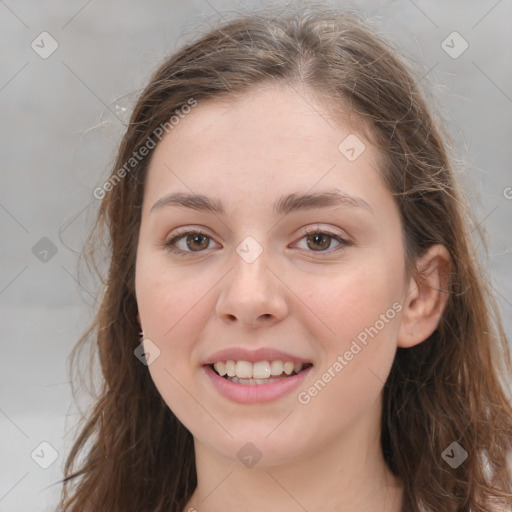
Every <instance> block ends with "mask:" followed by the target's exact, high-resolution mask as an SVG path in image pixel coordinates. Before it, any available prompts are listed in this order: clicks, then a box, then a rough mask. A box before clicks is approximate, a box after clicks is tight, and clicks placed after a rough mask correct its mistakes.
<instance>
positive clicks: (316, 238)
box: [307, 233, 333, 250]
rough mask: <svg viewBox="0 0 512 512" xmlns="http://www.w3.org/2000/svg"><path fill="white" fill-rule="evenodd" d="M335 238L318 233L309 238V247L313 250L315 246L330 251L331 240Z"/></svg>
mask: <svg viewBox="0 0 512 512" xmlns="http://www.w3.org/2000/svg"><path fill="white" fill-rule="evenodd" d="M332 238H333V237H332V236H330V235H327V234H325V233H316V234H314V235H309V236H308V237H307V240H308V247H311V248H313V247H314V246H316V247H319V248H320V250H324V249H328V248H329V246H330V245H331V239H332Z"/></svg>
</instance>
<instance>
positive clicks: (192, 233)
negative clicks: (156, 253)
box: [164, 229, 212, 256]
mask: <svg viewBox="0 0 512 512" xmlns="http://www.w3.org/2000/svg"><path fill="white" fill-rule="evenodd" d="M181 239H184V242H185V244H184V246H183V244H182V247H178V248H176V247H175V245H176V244H177V243H178V242H179V241H181ZM211 240H212V239H211V237H209V236H208V235H205V234H204V233H203V232H202V231H199V230H198V229H187V230H183V231H178V232H177V233H176V234H175V236H173V237H172V238H171V239H169V240H168V241H167V242H165V244H164V246H165V247H166V249H167V250H168V251H169V252H171V253H173V254H178V255H180V256H182V255H184V254H186V253H193V252H202V251H203V249H208V246H209V245H210V241H211ZM188 249H190V250H188ZM196 249H197V250H196Z"/></svg>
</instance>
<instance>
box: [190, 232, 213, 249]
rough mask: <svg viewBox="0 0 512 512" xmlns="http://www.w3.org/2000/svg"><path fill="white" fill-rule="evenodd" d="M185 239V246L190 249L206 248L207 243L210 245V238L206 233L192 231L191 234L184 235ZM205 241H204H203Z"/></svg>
mask: <svg viewBox="0 0 512 512" xmlns="http://www.w3.org/2000/svg"><path fill="white" fill-rule="evenodd" d="M185 240H186V241H187V247H188V248H189V249H191V250H195V249H198V250H202V249H207V248H208V245H210V241H209V240H210V239H209V237H207V236H206V235H200V234H197V233H194V234H192V235H186V236H185ZM205 241H206V243H205Z"/></svg>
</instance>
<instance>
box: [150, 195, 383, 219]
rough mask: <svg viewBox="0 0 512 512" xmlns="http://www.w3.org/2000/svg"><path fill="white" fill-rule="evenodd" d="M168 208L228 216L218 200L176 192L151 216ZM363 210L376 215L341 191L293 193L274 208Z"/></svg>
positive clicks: (284, 210) (284, 212)
mask: <svg viewBox="0 0 512 512" xmlns="http://www.w3.org/2000/svg"><path fill="white" fill-rule="evenodd" d="M166 206H181V207H184V208H190V209H192V210H197V211H201V212H211V213H216V214H218V215H224V216H225V215H226V211H225V209H224V206H223V204H222V201H220V200H219V199H217V198H210V197H208V196H205V195H202V194H185V193H183V192H174V193H171V194H168V195H165V196H163V197H162V198H160V199H159V200H158V201H156V203H155V204H154V205H153V206H152V207H151V210H150V212H149V213H150V214H151V213H152V212H154V211H156V210H160V209H161V208H164V207H166ZM339 206H343V207H351V208H361V209H364V210H366V211H368V212H369V213H371V214H372V215H375V213H374V211H373V209H372V207H371V206H370V205H369V204H368V203H367V202H366V201H365V200H364V199H362V198H360V197H353V196H350V195H348V194H346V193H345V192H343V191H341V190H334V191H326V192H318V193H315V194H301V193H293V194H288V195H286V196H282V197H280V198H279V199H278V200H277V201H276V202H275V203H274V206H273V211H274V214H275V215H287V214H288V213H291V212H295V211H302V210H312V209H315V208H328V207H339Z"/></svg>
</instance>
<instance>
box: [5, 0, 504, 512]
mask: <svg viewBox="0 0 512 512" xmlns="http://www.w3.org/2000/svg"><path fill="white" fill-rule="evenodd" d="M261 4H263V2H261V3H260V5H261ZM330 4H331V5H332V6H335V5H339V6H343V7H352V8H354V9H356V10H359V11H361V12H363V13H364V14H365V15H366V16H367V17H368V18H369V19H370V21H371V23H373V24H374V26H375V27H376V28H378V30H379V31H380V32H381V33H382V34H383V35H384V36H386V37H388V38H390V39H391V40H392V41H395V42H396V43H397V44H399V45H400V46H401V48H402V49H403V51H404V52H406V53H407V54H408V55H409V56H410V58H411V59H413V60H414V61H415V62H416V63H417V64H416V65H417V67H418V69H420V70H422V71H421V74H420V75H418V76H421V75H424V78H423V80H422V85H425V86H427V87H428V88H429V90H430V91H431V96H432V101H434V102H435V105H436V107H437V108H438V109H439V110H440V112H441V115H442V117H443V118H444V120H445V122H446V124H447V126H448V129H449V131H450V132H451V134H452V136H453V139H454V142H455V149H456V154H455V156H456V158H457V161H458V162H460V163H461V168H462V169H463V173H461V175H460V177H459V178H460V181H461V183H462V184H463V185H464V187H465V188H466V190H467V191H468V193H469V194H470V197H471V201H472V210H473V211H474V212H475V215H476V216H477V218H478V219H479V222H480V221H481V222H482V226H487V232H488V245H489V261H488V264H487V268H489V271H490V276H491V282H492V284H493V286H494V288H495V290H496V293H497V296H498V299H499V302H500V305H501V307H502V313H503V316H504V319H505V326H506V330H507V333H508V334H509V336H510V333H511V332H512V322H511V314H510V313H511V309H512V278H511V274H512V272H511V270H512V265H511V244H510V240H511V239H512V237H511V224H512V223H511V220H512V216H511V213H512V200H511V199H507V198H506V197H505V195H504V190H506V187H510V186H512V173H511V171H510V163H511V160H512V159H511V140H512V139H511V132H512V129H511V124H512V122H511V120H512V115H511V114H512V89H511V87H510V85H511V83H512V80H511V78H512V76H511V75H512V69H511V65H510V62H512V59H511V54H512V51H511V50H512V45H511V43H512V31H511V30H510V28H509V20H510V19H512V2H511V1H510V0H501V1H496V0H486V1H471V2H460V1H459V2H457V1H451V2H447V1H445V0H436V1H429V2H427V1H420V0H415V1H412V0H400V1H383V0H382V1H374V2H369V1H354V2H335V1H331V2H330ZM252 5H255V2H234V1H222V0H208V1H207V0H194V1H190V2H178V1H150V2H137V1H134V0H129V1H125V2H119V1H105V2H99V1H97V0H96V1H95V0H91V1H87V0H79V1H78V0H77V1H67V2H64V1H54V2H46V1H40V2H36V1H28V0H21V1H17V2H16V1H14V0H5V1H3V0H0V31H1V33H2V34H3V45H2V53H1V60H0V70H1V73H0V77H1V78H0V111H1V126H0V130H1V132H0V141H1V148H2V159H1V168H2V178H1V179H2V181H1V183H2V186H1V189H0V226H1V233H2V243H1V245H0V251H1V260H2V267H1V275H0V300H1V305H2V307H1V310H0V315H1V316H0V320H1V325H2V357H1V359H0V361H1V363H0V364H1V372H0V425H1V444H0V461H1V465H0V511H2V512H7V511H9V512H21V511H26V510H32V511H50V510H54V507H55V504H56V502H57V498H58V494H59V492H60V487H59V486H57V485H54V486H52V484H54V483H55V482H56V481H57V480H58V479H59V478H60V477H61V473H62V467H63V463H64V458H65V456H66V454H67V452H68V450H69V448H70V446H71V442H72V439H73V436H74V434H75V432H74V431H73V430H72V428H73V426H74V425H75V424H76V422H77V420H78V409H77V406H76V405H75V404H74V403H73V401H72V395H71V387H70V383H69V377H68V374H67V356H68V354H69V352H70V350H71V348H72V346H73V345H74V343H75V342H76V340H77V339H78V337H79V336H80V335H81V334H82V332H83V330H84V329H85V328H86V326H87V325H88V322H89V321H90V319H91V317H92V308H93V306H94V305H95V301H94V295H95V290H94V283H93V282H89V281H87V279H86V278H85V277H84V278H82V277H79V276H78V274H77V254H78V252H77V251H79V250H80V246H81V243H82V242H83V240H84V238H85V235H86V233H87V228H88V226H89V225H90V223H91V220H92V216H93V214H94V211H95V209H96V208H97V206H98V201H97V200H96V199H94V198H93V196H92V190H93V189H94V187H95V186H97V185H98V184H100V183H101V182H102V181H103V180H104V179H105V177H106V176H107V175H108V170H109V164H110V163H111V162H112V158H113V155H114V151H115V148H116V143H117V142H118V140H119V137H120V135H121V133H122V123H121V122H120V121H119V120H118V118H117V117H116V115H117V116H119V117H120V118H121V119H123V118H126V116H127V115H128V114H129V111H130V105H132V101H133V98H134V92H135V93H136V91H137V90H138V89H140V88H141V87H142V86H143V85H144V84H145V83H146V81H147V79H148V77H149V74H150V72H151V71H152V70H153V69H154V68H155V67H156V65H157V64H158V63H159V62H161V60H162V59H163V58H164V56H165V55H167V54H168V53H170V52H172V51H174V50H175V49H177V47H178V46H179V45H181V44H182V43H183V42H184V41H186V40H189V39H191V38H193V37H194V36H196V35H198V34H199V33H200V32H204V31H205V30H207V29H208V28H209V23H213V22H215V20H217V19H219V18H221V17H222V15H223V13H224V12H225V11H226V10H233V9H239V10H244V9H247V8H250V7H251V6H252ZM281 5H282V6H283V8H285V7H286V5H287V3H286V2H282V3H281ZM219 13H220V14H219ZM43 31H47V32H49V33H50V34H51V36H52V37H53V38H54V39H55V40H56V41H57V42H58V45H59V46H58V49H57V50H56V51H55V52H54V53H53V54H52V55H51V56H50V57H48V58H47V59H43V58H41V57H40V56H39V55H38V54H37V53H36V52H35V51H34V50H33V49H32V48H31V43H32V41H34V40H35V41H36V43H37V42H38V41H40V37H39V34H40V33H41V32H43ZM453 31H457V32H459V33H460V34H461V35H462V37H463V38H464V39H465V40H466V41H467V42H468V44H469V47H468V49H467V50H466V51H465V52H464V53H463V54H462V55H461V56H460V57H458V58H457V59H454V58H452V57H450V56H449V55H448V54H447V53H446V52H445V51H444V50H443V48H442V47H441V43H442V41H443V40H445V39H446V37H447V36H448V35H449V34H451V33H452V32H453ZM45 47H46V49H48V45H46V46H45ZM511 192H512V191H511ZM509 197H510V196H509ZM474 234H476V231H475V232H474ZM43 237H47V238H48V239H49V240H51V243H52V244H53V245H54V247H55V249H54V251H55V250H56V253H55V254H54V255H53V256H52V253H51V252H49V253H48V254H47V255H46V259H47V261H46V262H45V261H41V259H40V258H43V259H44V253H38V249H39V251H41V250H44V249H45V248H46V249H48V247H50V246H49V245H48V242H47V241H42V242H41V241H40V240H41V239H42V238H43ZM475 241H476V243H477V245H478V247H479V252H480V253H481V243H480V242H479V241H478V239H477V238H476V239H475ZM36 244H39V245H36ZM41 244H42V245H41ZM34 246H36V249H33V248H34ZM33 251H34V252H35V253H36V254H34V252H33ZM481 254H482V257H483V253H481ZM37 256H39V257H37ZM79 403H80V404H81V407H82V408H85V407H87V405H88V404H89V403H90V402H89V401H88V399H87V398H86V397H83V396H81V397H79ZM43 441H46V442H48V443H50V445H52V446H53V448H54V449H55V450H56V451H57V452H58V458H57V459H56V461H55V462H54V463H53V464H52V465H51V466H50V467H49V468H48V469H43V468H41V467H40V466H39V465H38V464H36V462H35V461H34V460H33V459H32V458H31V453H32V452H33V451H34V450H35V449H36V448H37V450H36V452H35V455H34V458H35V459H36V460H38V461H39V462H41V461H43V462H44V460H49V459H48V457H49V454H50V451H49V450H48V448H47V447H44V446H43V448H40V447H39V445H40V443H41V442H43ZM38 447H39V448H38ZM41 450H42V451H41ZM37 454H39V457H37Z"/></svg>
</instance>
